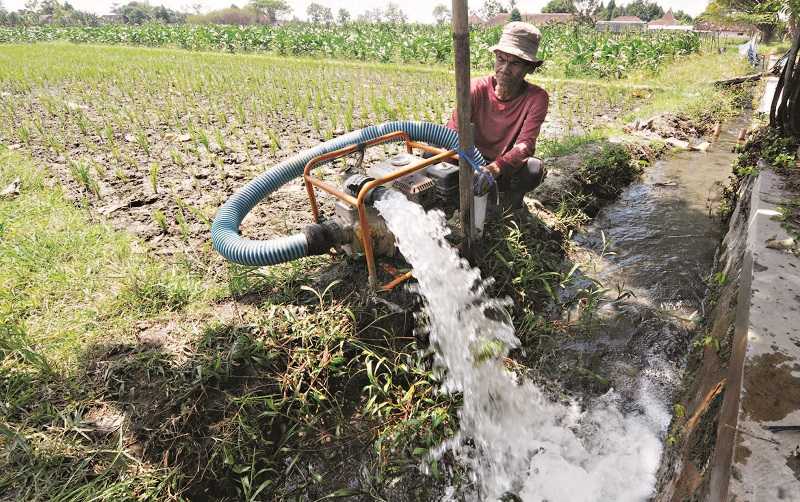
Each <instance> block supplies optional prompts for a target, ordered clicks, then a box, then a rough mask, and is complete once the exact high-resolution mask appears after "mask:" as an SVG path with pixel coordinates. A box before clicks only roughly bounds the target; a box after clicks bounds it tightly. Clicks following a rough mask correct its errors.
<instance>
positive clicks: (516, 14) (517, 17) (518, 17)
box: [509, 7, 522, 21]
mask: <svg viewBox="0 0 800 502" xmlns="http://www.w3.org/2000/svg"><path fill="white" fill-rule="evenodd" d="M509 21H522V15H521V14H520V13H519V9H518V8H516V7H514V8H513V9H511V17H510V18H509Z"/></svg>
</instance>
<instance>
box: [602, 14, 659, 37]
mask: <svg viewBox="0 0 800 502" xmlns="http://www.w3.org/2000/svg"><path fill="white" fill-rule="evenodd" d="M596 26H597V31H610V32H613V33H622V32H627V31H644V30H646V29H647V23H646V22H644V21H642V20H641V19H639V18H638V17H636V16H619V17H615V18H614V19H612V20H611V21H598V22H597V25H596Z"/></svg>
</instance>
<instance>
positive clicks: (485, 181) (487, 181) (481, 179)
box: [472, 164, 496, 197]
mask: <svg viewBox="0 0 800 502" xmlns="http://www.w3.org/2000/svg"><path fill="white" fill-rule="evenodd" d="M489 165H491V164H489ZM488 167H489V166H484V167H483V168H482V169H481V170H480V172H477V173H475V174H474V175H473V176H472V193H473V194H475V195H476V196H478V197H481V196H483V195H486V194H487V193H489V190H491V188H492V186H493V185H494V184H495V183H496V182H495V181H494V178H495V176H494V174H493V173H492V171H491V170H489V169H488Z"/></svg>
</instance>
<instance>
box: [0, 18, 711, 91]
mask: <svg viewBox="0 0 800 502" xmlns="http://www.w3.org/2000/svg"><path fill="white" fill-rule="evenodd" d="M542 31H543V39H542V45H541V56H542V58H543V59H545V60H547V61H548V62H549V65H550V66H551V67H556V69H557V72H558V73H563V74H564V75H565V76H596V77H615V78H624V77H626V76H627V74H628V72H630V71H631V70H639V69H645V70H648V71H652V72H657V71H658V70H659V69H660V68H661V67H662V65H663V63H664V62H665V61H666V60H669V59H672V58H674V57H676V56H681V55H686V54H690V53H694V52H698V51H699V50H700V39H699V38H698V36H697V35H695V34H693V33H684V32H682V33H636V34H625V35H619V34H608V33H598V32H596V31H595V30H594V29H592V28H589V27H579V26H571V25H550V26H546V27H544V29H543V30H542ZM500 32H501V28H500V27H493V28H485V29H484V28H480V29H479V28H474V29H473V30H472V31H471V32H470V50H471V55H470V58H471V62H472V66H473V67H475V68H479V69H487V68H491V66H492V63H493V56H492V54H491V53H490V52H489V51H488V48H489V47H491V46H492V45H494V44H496V43H497V41H498V40H499V38H500ZM53 40H69V41H71V42H75V43H90V44H122V45H142V46H148V47H181V48H184V49H189V50H218V51H227V52H271V53H276V54H281V55H291V56H313V57H326V58H337V59H350V60H360V61H376V62H383V63H389V62H395V63H418V64H442V63H449V62H450V61H452V59H453V43H452V40H453V36H452V31H451V29H450V28H449V27H446V26H445V27H442V26H432V25H421V24H412V25H408V24H405V25H397V24H366V23H351V24H347V25H344V26H339V25H331V26H325V25H313V24H306V23H292V24H287V25H283V26H275V27H272V26H241V27H240V26H219V25H162V24H146V25H142V26H125V25H105V26H100V27H55V26H35V27H17V28H0V43H19V42H43V41H53Z"/></svg>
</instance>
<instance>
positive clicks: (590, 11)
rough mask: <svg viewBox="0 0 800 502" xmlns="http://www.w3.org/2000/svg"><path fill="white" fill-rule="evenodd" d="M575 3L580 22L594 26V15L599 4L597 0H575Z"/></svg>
mask: <svg viewBox="0 0 800 502" xmlns="http://www.w3.org/2000/svg"><path fill="white" fill-rule="evenodd" d="M573 4H574V5H575V19H576V20H577V21H578V23H581V24H588V25H590V26H594V16H595V13H596V12H597V7H598V5H599V4H598V3H597V0H573Z"/></svg>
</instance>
